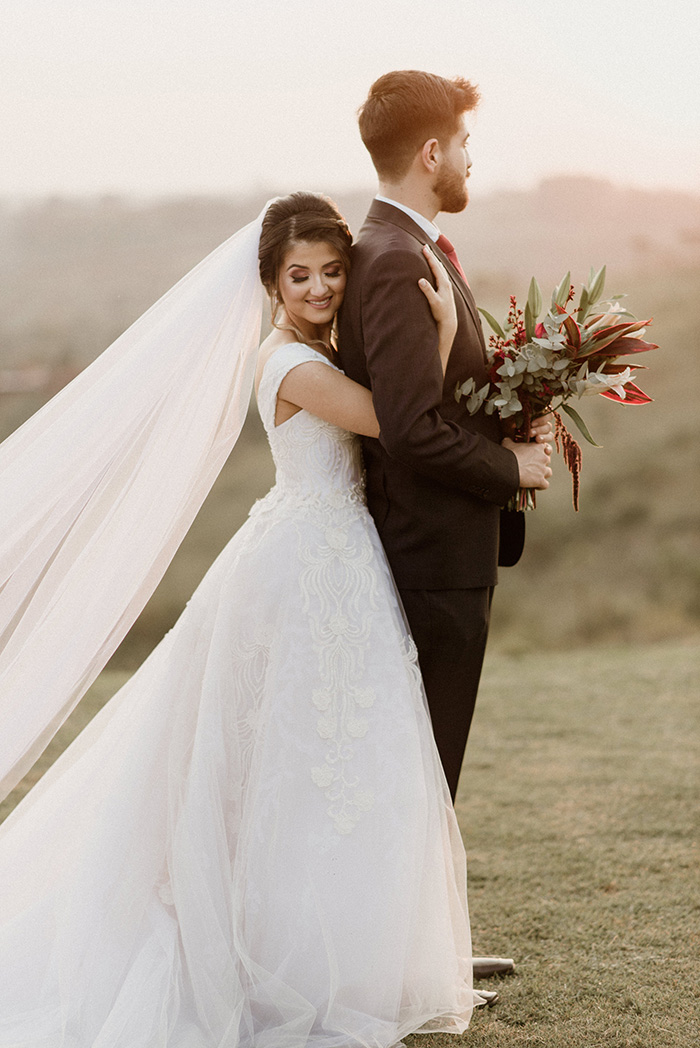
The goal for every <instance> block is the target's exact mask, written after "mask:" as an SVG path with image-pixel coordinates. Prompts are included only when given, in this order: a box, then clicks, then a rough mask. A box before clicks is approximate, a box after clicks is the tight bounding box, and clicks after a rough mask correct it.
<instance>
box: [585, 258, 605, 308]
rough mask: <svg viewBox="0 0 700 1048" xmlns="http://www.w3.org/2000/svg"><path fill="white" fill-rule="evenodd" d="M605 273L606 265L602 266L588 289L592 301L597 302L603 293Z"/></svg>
mask: <svg viewBox="0 0 700 1048" xmlns="http://www.w3.org/2000/svg"><path fill="white" fill-rule="evenodd" d="M605 274H606V266H602V267H601V268H600V269H599V270H598V272H597V273H596V275H595V277H594V278H593V280H592V281H591V284H590V287H589V289H588V294H589V298H590V300H591V302H597V301H598V299H599V298H600V297H601V295H602V294H603V288H604V287H605Z"/></svg>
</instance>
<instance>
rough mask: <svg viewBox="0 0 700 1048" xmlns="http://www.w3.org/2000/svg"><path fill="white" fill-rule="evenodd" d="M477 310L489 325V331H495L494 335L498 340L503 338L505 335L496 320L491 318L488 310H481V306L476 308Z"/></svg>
mask: <svg viewBox="0 0 700 1048" xmlns="http://www.w3.org/2000/svg"><path fill="white" fill-rule="evenodd" d="M477 309H478V310H479V312H480V313H481V315H482V317H483V318H484V320H485V321H486V323H487V324H488V325H489V327H490V328H491V330H492V331H495V333H496V334H497V335H498V336H499V338H505V337H506V333H505V331H504V330H503V328H502V327H501V325H500V324H499V323H498V321H497V320H496V318H495V317H492V316H491V314H490V313H489V312H488V310H486V309H482V308H481V306H477Z"/></svg>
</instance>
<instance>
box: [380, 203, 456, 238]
mask: <svg viewBox="0 0 700 1048" xmlns="http://www.w3.org/2000/svg"><path fill="white" fill-rule="evenodd" d="M374 199H375V200H381V202H382V203H383V204H391V206H392V207H397V208H398V209H399V211H403V212H404V214H405V215H408V217H409V218H410V219H412V220H413V221H414V222H415V223H416V225H417V226H420V228H421V229H422V230H423V232H424V233H425V235H426V236H427V237H430V239H431V240H432V242H433V243H435V241H436V240H437V238H438V237H439V236H440V230H439V229H438V227H437V226H436V225H435V223H434V222H430V221H429V220H428V219H427V218H426V217H425V215H421V214H420V212H419V211H414V210H413V208H412V207H406V205H405V204H399V202H398V200H391V199H390V198H389V197H385V196H380V195H379V194H377V196H376V197H375V198H374Z"/></svg>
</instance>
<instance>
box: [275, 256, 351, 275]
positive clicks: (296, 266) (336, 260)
mask: <svg viewBox="0 0 700 1048" xmlns="http://www.w3.org/2000/svg"><path fill="white" fill-rule="evenodd" d="M342 264H343V263H342V259H340V258H334V259H332V260H331V261H330V262H324V263H323V265H322V266H321V269H325V268H326V266H340V265H342ZM308 268H309V267H308V266H302V265H300V263H298V262H292V264H291V266H287V272H289V270H290V269H308Z"/></svg>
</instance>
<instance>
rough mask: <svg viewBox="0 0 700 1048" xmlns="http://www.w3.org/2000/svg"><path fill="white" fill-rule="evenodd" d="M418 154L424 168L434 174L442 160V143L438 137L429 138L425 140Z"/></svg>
mask: <svg viewBox="0 0 700 1048" xmlns="http://www.w3.org/2000/svg"><path fill="white" fill-rule="evenodd" d="M418 155H419V156H420V159H421V163H422V166H423V168H424V169H425V170H426V171H428V172H429V173H430V174H431V175H432V174H434V173H435V169H436V168H437V166H438V163H439V161H440V143H439V142H438V140H437V138H429V139H428V141H427V142H424V143H423V146H422V148H421V150H420V152H419V154H418Z"/></svg>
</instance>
